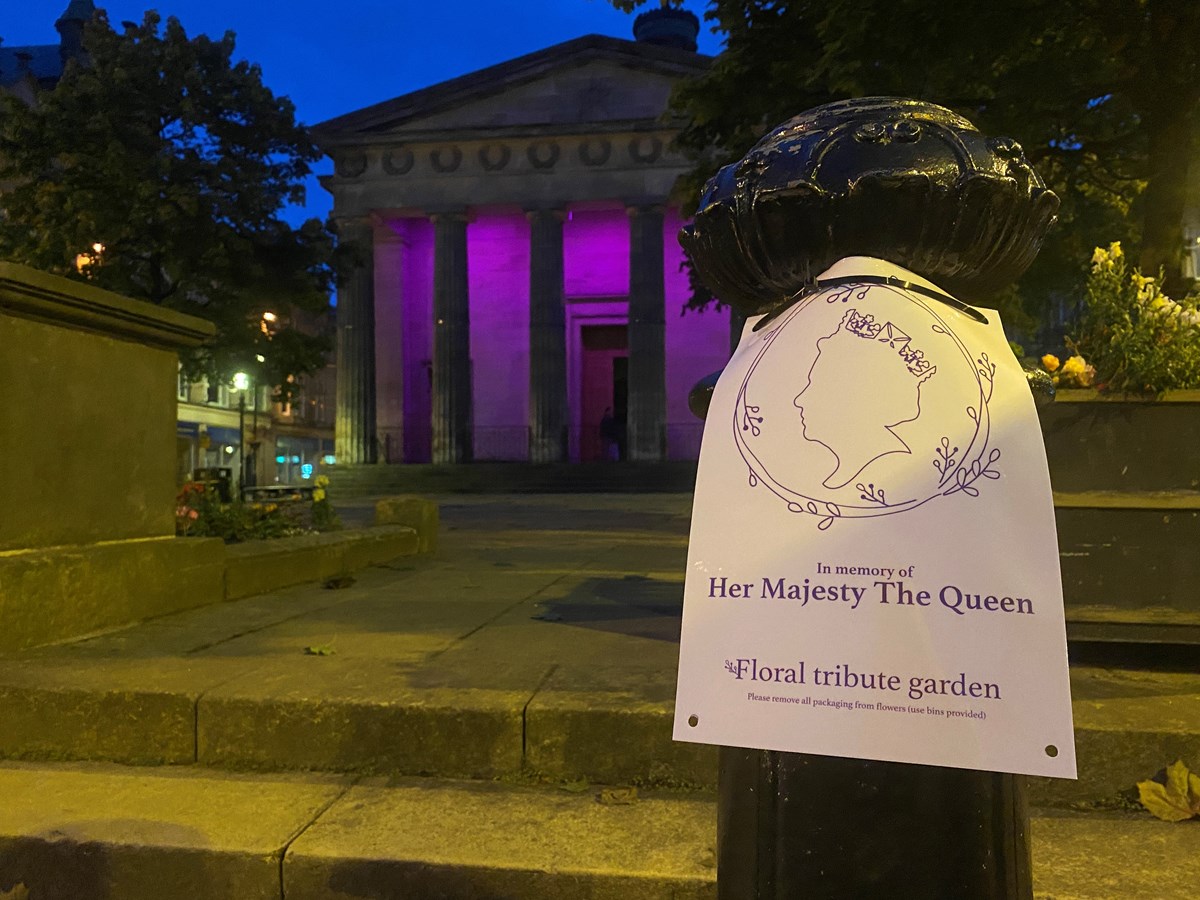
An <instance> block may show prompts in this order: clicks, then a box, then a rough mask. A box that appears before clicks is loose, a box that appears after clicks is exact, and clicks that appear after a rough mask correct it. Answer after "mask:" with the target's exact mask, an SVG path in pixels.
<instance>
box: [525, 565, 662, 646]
mask: <svg viewBox="0 0 1200 900" xmlns="http://www.w3.org/2000/svg"><path fill="white" fill-rule="evenodd" d="M540 606H541V610H542V612H541V613H540V614H539V615H538V616H535V618H537V619H540V620H542V621H544V622H551V623H556V624H561V625H574V626H577V627H580V628H591V629H595V630H596V631H608V632H612V633H614V634H625V635H629V636H631V637H643V638H649V639H651V640H655V641H668V642H670V643H674V644H678V643H679V629H680V622H681V617H682V614H683V584H682V583H676V582H668V581H656V580H654V579H652V578H646V577H645V576H642V575H626V576H625V577H624V578H589V579H588V580H587V581H584V582H583V583H582V584H580V585H578V586H577V587H576V588H575V589H574V590H572V591H571V593H569V594H567V595H566V596H565V597H562V598H560V599H557V600H550V601H547V602H546V603H543V604H540Z"/></svg>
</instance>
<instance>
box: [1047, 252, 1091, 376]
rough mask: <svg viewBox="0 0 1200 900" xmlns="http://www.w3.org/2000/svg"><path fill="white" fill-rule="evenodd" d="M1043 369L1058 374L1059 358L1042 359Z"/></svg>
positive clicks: (1048, 354)
mask: <svg viewBox="0 0 1200 900" xmlns="http://www.w3.org/2000/svg"><path fill="white" fill-rule="evenodd" d="M1096 250H1097V252H1100V248H1099V247H1097V248H1096ZM1042 368H1043V369H1045V370H1046V371H1047V372H1057V371H1058V357H1057V356H1055V355H1054V354H1053V353H1047V354H1046V355H1045V356H1043V357H1042Z"/></svg>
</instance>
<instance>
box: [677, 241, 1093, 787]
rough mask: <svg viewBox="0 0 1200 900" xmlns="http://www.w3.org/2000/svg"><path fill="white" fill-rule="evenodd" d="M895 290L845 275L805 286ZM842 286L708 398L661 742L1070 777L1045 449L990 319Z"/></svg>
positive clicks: (855, 267) (743, 355) (740, 353)
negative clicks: (672, 705) (671, 697)
mask: <svg viewBox="0 0 1200 900" xmlns="http://www.w3.org/2000/svg"><path fill="white" fill-rule="evenodd" d="M850 275H858V276H861V275H871V276H879V275H884V276H887V275H893V276H896V277H897V278H899V279H902V280H903V281H907V282H913V283H917V284H921V285H925V286H927V287H931V288H932V287H933V286H932V285H930V284H929V283H928V282H925V281H923V280H922V279H920V278H919V277H917V276H915V275H913V274H912V273H910V272H907V271H905V270H904V269H900V268H898V267H896V266H893V265H891V264H890V263H886V262H882V261H880V260H874V259H865V258H861V257H858V258H852V259H846V260H842V261H841V262H839V263H837V264H835V266H833V267H832V268H831V269H830V270H829V271H828V272H826V273H824V274H823V275H822V279H823V280H824V279H831V278H839V279H841V278H845V277H847V276H850ZM984 313H985V315H986V317H987V318H988V320H989V324H987V325H984V324H982V323H979V322H975V321H973V320H972V319H971V318H969V317H968V316H967V315H965V314H964V313H962V312H959V311H958V310H955V309H954V308H953V307H952V306H950V305H947V304H946V303H943V302H940V301H939V300H937V299H933V298H931V297H928V296H924V295H922V294H920V293H917V292H915V291H912V290H906V289H903V288H900V287H894V286H891V285H882V284H865V283H857V284H843V285H840V286H837V287H830V288H826V289H822V290H820V291H818V292H817V293H815V294H813V295H811V296H809V297H807V298H805V299H802V300H800V301H799V302H797V303H796V304H795V305H794V306H793V307H792V308H791V309H789V310H788V311H787V312H786V313H784V314H782V315H781V316H779V317H778V318H777V319H775V320H772V321H770V322H768V323H767V324H766V325H765V327H763V328H762V329H761V330H758V331H755V330H753V326H754V325H755V324H756V320H751V322H749V323H747V327H746V331H745V333H744V335H743V337H742V341H741V344H740V346H739V347H738V349H737V351H736V352H735V353H734V356H733V358H732V360H731V361H730V363H729V365H728V367H727V368H726V369H725V371H724V373H723V374H722V376H721V379H720V382H719V383H718V385H717V387H716V390H715V392H714V394H713V398H712V404H711V406H710V408H709V413H708V418H707V420H706V423H705V430H704V441H703V445H702V448H701V453H700V467H699V475H698V478H697V483H696V495H695V504H694V508H693V512H692V531H691V540H690V544H689V549H688V570H687V578H686V585H685V592H684V613H683V633H682V640H681V646H680V660H679V685H678V693H677V697H676V715H675V738H676V739H677V740H682V741H694V742H699V743H708V744H723V745H729V746H737V747H752V748H761V749H772V750H787V751H797V752H804V753H816V754H823V755H829V756H842V757H852V758H861V759H879V760H893V761H898V762H908V763H923V764H929V765H939V766H953V767H958V768H969V769H981V770H988V771H997V772H1014V773H1023V774H1030V775H1049V776H1054V777H1060V778H1074V777H1075V749H1074V746H1075V745H1074V736H1073V729H1072V722H1071V696H1070V683H1069V680H1068V670H1067V655H1066V631H1065V624H1064V618H1063V602H1062V584H1061V579H1060V573H1059V564H1058V541H1057V534H1056V532H1055V526H1054V507H1053V501H1052V497H1051V490H1050V479H1049V474H1048V472H1047V468H1046V455H1045V448H1044V446H1043V444H1042V435H1041V430H1040V428H1039V425H1038V419H1037V414H1036V411H1035V409H1034V404H1033V398H1032V395H1031V393H1030V390H1029V387H1028V386H1027V384H1026V380H1025V376H1024V373H1023V372H1022V371H1021V368H1020V366H1019V365H1018V363H1017V360H1016V359H1015V358H1014V356H1013V354H1012V352H1011V350H1010V349H1009V347H1008V344H1007V340H1006V339H1005V336H1004V332H1003V330H1002V328H1001V326H1000V322H999V317H998V316H997V315H996V313H995V312H994V311H992V310H986V311H984Z"/></svg>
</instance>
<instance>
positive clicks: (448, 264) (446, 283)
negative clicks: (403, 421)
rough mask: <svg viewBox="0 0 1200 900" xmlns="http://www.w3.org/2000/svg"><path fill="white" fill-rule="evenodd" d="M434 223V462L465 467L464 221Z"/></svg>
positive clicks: (467, 327)
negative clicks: (457, 464) (463, 465)
mask: <svg viewBox="0 0 1200 900" xmlns="http://www.w3.org/2000/svg"><path fill="white" fill-rule="evenodd" d="M431 218H432V219H433V411H432V418H433V461H434V462H435V463H464V462H470V461H471V458H472V454H473V452H474V443H473V437H472V434H471V422H472V416H471V321H470V312H469V309H468V305H467V217H466V215H465V213H461V212H452V213H438V214H436V215H434V216H432V217H431Z"/></svg>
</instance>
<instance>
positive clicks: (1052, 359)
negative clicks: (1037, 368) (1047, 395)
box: [1041, 353, 1096, 388]
mask: <svg viewBox="0 0 1200 900" xmlns="http://www.w3.org/2000/svg"><path fill="white" fill-rule="evenodd" d="M1041 363H1042V368H1043V369H1045V370H1046V371H1047V372H1049V373H1050V378H1051V380H1052V381H1053V382H1054V385H1055V387H1074V388H1086V387H1091V386H1092V384H1093V383H1095V381H1096V367H1095V366H1093V365H1091V364H1089V363H1088V362H1087V361H1086V360H1085V359H1084V358H1083V357H1082V356H1070V357H1067V361H1066V362H1060V361H1059V358H1058V357H1057V356H1055V355H1054V354H1052V353H1047V354H1046V355H1045V356H1043V357H1042V359H1041Z"/></svg>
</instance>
